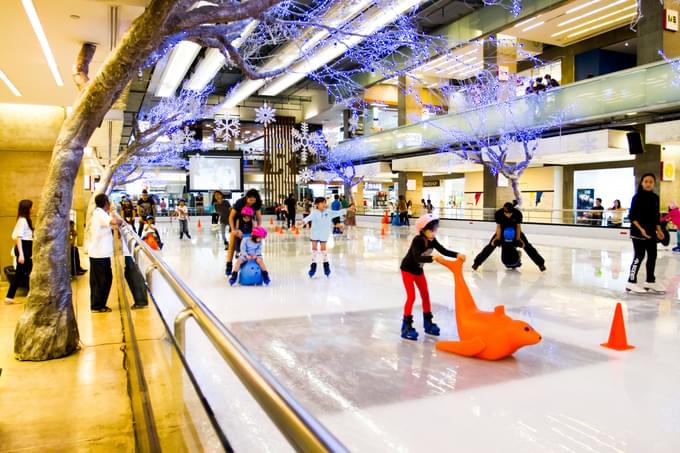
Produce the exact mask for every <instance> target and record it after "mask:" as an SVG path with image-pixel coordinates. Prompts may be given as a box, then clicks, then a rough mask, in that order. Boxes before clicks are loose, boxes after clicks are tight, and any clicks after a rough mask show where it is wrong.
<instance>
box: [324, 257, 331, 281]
mask: <svg viewBox="0 0 680 453" xmlns="http://www.w3.org/2000/svg"><path fill="white" fill-rule="evenodd" d="M323 273H324V275H325V276H326V277H330V275H331V264H330V263H329V262H328V261H326V262H325V263H323Z"/></svg>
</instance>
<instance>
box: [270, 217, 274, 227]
mask: <svg viewBox="0 0 680 453" xmlns="http://www.w3.org/2000/svg"><path fill="white" fill-rule="evenodd" d="M269 225H270V226H271V225H274V218H273V217H270V218H269Z"/></svg>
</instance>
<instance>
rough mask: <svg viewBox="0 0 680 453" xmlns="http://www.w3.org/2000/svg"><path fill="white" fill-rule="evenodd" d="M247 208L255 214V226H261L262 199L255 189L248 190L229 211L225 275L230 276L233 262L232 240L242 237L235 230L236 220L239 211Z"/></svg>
mask: <svg viewBox="0 0 680 453" xmlns="http://www.w3.org/2000/svg"><path fill="white" fill-rule="evenodd" d="M246 206H248V207H249V208H251V209H252V210H253V211H254V212H255V223H256V224H257V226H262V212H261V211H262V198H261V197H260V192H258V191H257V190H256V189H250V190H249V191H248V192H246V194H245V196H244V197H243V198H241V199H239V200H238V201H237V202H236V203H234V206H233V207H232V209H231V212H230V213H229V228H230V231H231V233H230V235H229V237H230V240H229V251H228V252H227V269H226V274H227V275H231V271H232V261H233V260H234V243H235V241H234V239H236V237H237V236H238V237H242V234H241V232H240V231H239V230H238V229H237V228H236V220H237V219H238V218H240V216H241V209H243V208H244V207H246Z"/></svg>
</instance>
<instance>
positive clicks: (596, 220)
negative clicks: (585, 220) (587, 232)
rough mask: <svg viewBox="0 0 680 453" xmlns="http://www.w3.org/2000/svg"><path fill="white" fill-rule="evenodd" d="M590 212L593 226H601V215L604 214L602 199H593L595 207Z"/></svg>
mask: <svg viewBox="0 0 680 453" xmlns="http://www.w3.org/2000/svg"><path fill="white" fill-rule="evenodd" d="M591 210H592V211H593V212H591V219H592V221H593V225H599V226H602V214H603V213H604V206H602V198H596V199H595V206H593V207H592V209H591Z"/></svg>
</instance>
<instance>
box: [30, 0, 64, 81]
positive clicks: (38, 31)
mask: <svg viewBox="0 0 680 453" xmlns="http://www.w3.org/2000/svg"><path fill="white" fill-rule="evenodd" d="M21 3H22V5H24V10H25V11H26V15H28V20H29V21H31V25H32V26H33V31H34V32H35V36H36V37H37V38H38V42H39V43H40V47H42V51H43V53H44V54H45V59H46V60H47V65H48V66H49V67H50V70H51V71H52V76H53V77H54V81H55V82H57V86H60V87H63V86H64V81H63V80H62V79H61V75H60V74H59V68H57V62H56V61H55V60H54V55H53V54H52V49H50V43H49V42H48V41H47V36H45V30H43V28H42V24H41V23H40V18H39V17H38V13H37V12H36V11H35V6H33V0H21Z"/></svg>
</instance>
